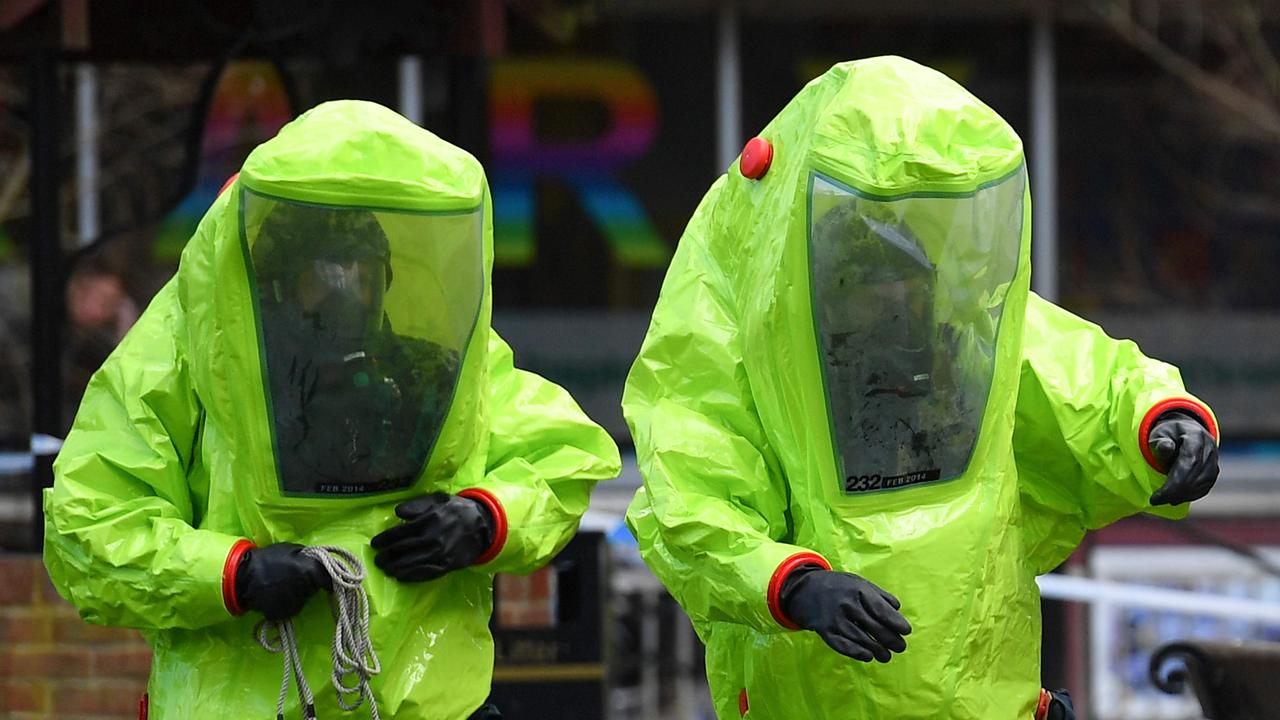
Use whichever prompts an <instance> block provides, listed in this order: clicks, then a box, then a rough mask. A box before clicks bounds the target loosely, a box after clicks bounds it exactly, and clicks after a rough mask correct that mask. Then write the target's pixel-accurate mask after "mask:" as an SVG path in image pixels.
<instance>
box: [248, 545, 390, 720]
mask: <svg viewBox="0 0 1280 720" xmlns="http://www.w3.org/2000/svg"><path fill="white" fill-rule="evenodd" d="M302 552H303V553H304V554H306V555H310V556H311V557H313V558H315V559H316V560H319V561H320V564H321V565H324V569H325V571H326V572H328V573H329V577H330V579H331V580H332V583H333V596H332V603H331V605H332V608H333V619H334V624H335V625H336V628H335V630H334V634H333V647H332V656H333V676H332V680H333V687H334V689H335V690H336V691H337V693H338V705H339V706H340V707H341V708H342V709H343V710H346V711H348V712H350V711H352V710H357V709H359V708H360V706H361V705H363V704H364V701H365V700H368V701H369V714H370V715H371V716H372V717H373V720H380V718H379V717H378V701H377V700H375V699H374V697H373V691H372V690H371V689H370V688H369V679H370V678H372V677H373V676H374V675H377V674H378V673H379V672H381V671H382V665H381V663H379V662H378V656H377V654H376V653H374V651H373V644H372V643H371V642H370V641H369V595H368V593H366V592H365V590H364V585H363V584H362V583H363V581H364V578H365V569H364V565H363V564H362V563H361V562H360V560H359V559H358V558H357V557H356V556H355V555H354V554H352V553H350V552H348V551H347V550H344V549H342V548H340V547H336V546H333V545H321V546H316V547H308V548H303V549H302ZM271 630H275V640H274V641H273V640H272V638H271V636H270V631H271ZM254 634H255V635H256V636H257V638H258V644H259V645H261V646H262V647H263V648H265V649H266V650H267V651H268V652H272V653H283V654H284V672H283V675H282V677H281V679H280V697H279V698H277V700H276V720H284V699H285V696H287V695H288V694H289V677H290V675H292V676H293V679H294V680H295V681H296V682H297V686H298V701H299V703H300V704H301V705H302V717H303V720H316V701H315V696H314V695H312V693H311V686H310V685H308V684H307V679H306V677H304V676H303V674H302V658H301V657H300V656H299V654H298V640H297V636H296V635H295V634H294V632H293V621H292V620H283V621H280V622H273V621H270V620H263V621H262V622H260V623H258V626H257V628H255V629H254ZM349 676H355V677H354V682H353V684H351V685H348V684H347V678H348V677H349ZM350 696H354V697H350Z"/></svg>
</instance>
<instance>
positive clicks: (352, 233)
mask: <svg viewBox="0 0 1280 720" xmlns="http://www.w3.org/2000/svg"><path fill="white" fill-rule="evenodd" d="M489 217H490V208H489V204H488V196H487V194H486V189H485V181H484V174H483V170H482V168H481V167H480V164H479V163H478V162H477V161H476V160H475V158H473V157H471V156H470V155H469V154H467V153H466V152H464V151H462V150H460V149H458V148H456V147H454V146H452V145H450V144H448V143H445V142H443V141H441V140H440V139H439V138H437V137H435V136H434V135H432V134H431V133H429V132H427V131H425V130H422V129H421V128H417V127H415V126H413V125H412V124H411V123H408V121H406V120H405V119H404V118H402V117H400V116H399V115H397V114H395V113H393V112H391V111H389V110H386V109H385V108H382V107H381V106H378V105H375V104H373V103H362V102H355V101H344V102H338V103H326V104H323V105H320V106H318V107H316V108H315V109H313V110H311V111H310V112H307V113H305V114H303V115H302V116H300V117H299V118H298V119H297V120H295V121H294V122H292V123H290V124H288V125H287V126H285V128H284V129H282V130H281V132H280V133H279V134H278V135H277V136H276V137H275V138H273V139H271V140H269V141H268V142H266V143H263V144H262V145H260V146H259V147H257V148H256V149H255V150H254V151H253V152H252V153H251V154H250V155H249V157H248V159H247V160H246V161H245V164H244V166H243V168H242V170H241V171H240V173H239V176H238V178H237V181H236V182H235V183H234V184H233V185H231V186H230V187H229V188H228V189H227V190H226V191H224V192H223V193H222V195H221V196H220V197H219V199H218V201H217V202H216V203H215V204H214V206H213V207H212V208H210V210H209V213H208V215H207V216H206V218H205V220H204V221H203V222H202V223H201V226H200V229H199V230H198V231H197V234H196V236H195V237H194V238H193V239H192V241H191V243H190V245H189V246H188V248H187V250H186V252H185V253H184V256H183V265H182V270H181V271H180V274H179V293H180V295H181V297H182V299H183V300H184V306H185V307H186V308H187V311H188V314H187V321H188V323H189V324H190V332H191V336H192V337H193V338H196V339H197V342H198V345H197V347H196V348H195V349H196V352H194V353H193V354H192V358H193V362H192V368H191V372H192V376H193V380H194V385H195V388H196V391H197V392H198V393H199V394H200V395H201V398H202V400H203V401H204V405H205V408H206V411H207V412H208V414H209V422H208V425H209V426H212V427H228V428H230V427H233V428H236V430H237V432H236V433H234V434H232V435H229V436H227V437H225V438H224V441H225V443H226V446H225V448H224V451H225V452H226V453H227V459H229V460H230V462H228V463H225V464H219V465H218V466H217V467H218V469H219V471H221V472H228V473H232V474H233V475H234V477H235V480H234V486H235V487H237V488H238V491H237V493H236V498H235V500H236V505H237V511H238V512H239V513H240V517H241V519H242V520H244V521H245V523H246V526H247V527H251V528H253V530H254V532H253V535H254V536H255V537H294V538H296V537H306V536H307V534H308V532H310V530H311V529H313V528H318V527H325V526H327V525H329V524H330V523H331V522H332V521H333V520H334V519H335V518H337V517H341V518H343V519H345V520H348V521H353V522H355V523H359V521H360V518H359V516H360V514H361V513H362V512H364V510H363V509H362V508H369V509H370V510H371V511H372V512H375V513H378V514H379V515H381V514H383V513H385V505H386V503H387V502H388V501H389V500H394V499H396V498H402V497H407V496H410V495H413V494H418V493H420V492H422V491H423V489H424V488H433V489H434V488H441V489H443V488H445V487H446V486H451V485H454V484H459V483H462V485H460V486H462V487H465V486H466V485H465V483H466V481H467V480H468V479H470V480H471V481H472V482H473V483H474V481H475V480H477V479H478V478H479V476H480V473H482V472H483V468H482V466H481V465H480V464H478V463H477V461H478V460H482V459H481V458H479V457H478V456H477V453H476V450H477V444H478V441H479V439H480V429H481V428H483V427H485V422H486V418H485V408H484V404H483V402H482V401H481V394H480V392H479V391H480V388H482V387H483V386H484V383H485V380H486V373H485V366H486V353H487V347H486V344H487V337H486V335H487V332H477V331H476V330H477V328H481V329H487V328H488V326H489V318H490V307H491V303H490V294H489V273H490V268H491V264H492V263H491V256H492V252H491V247H492V239H491V229H490V224H489ZM357 269H363V271H364V272H366V273H372V274H371V275H366V276H364V277H363V278H359V277H355V276H354V275H353V276H350V277H347V276H344V274H343V273H355V272H357ZM326 277H327V278H328V282H330V283H337V284H338V285H339V286H344V287H348V288H350V287H352V286H355V287H357V288H361V291H362V292H363V293H364V296H363V297H364V298H365V302H366V306H361V305H360V304H359V303H357V302H353V301H350V300H348V302H347V313H346V315H345V317H346V320H345V321H343V320H342V318H343V317H344V316H343V315H342V313H341V312H340V310H341V307H340V306H339V307H338V309H334V310H332V311H330V313H329V315H328V316H326V317H324V318H323V319H322V320H317V319H314V318H315V317H316V315H317V313H318V312H319V310H320V309H323V308H329V307H332V306H336V305H337V303H338V302H339V301H340V300H341V295H340V293H336V292H334V293H329V295H327V296H325V298H324V300H323V302H324V303H327V304H326V305H323V306H321V305H320V302H322V301H320V300H317V301H315V304H317V305H318V307H317V308H313V309H311V310H310V311H309V312H307V311H304V309H303V308H299V307H297V305H298V303H299V300H298V295H300V294H303V293H304V291H306V288H301V289H300V288H298V287H296V285H298V284H299V282H301V281H305V279H306V278H313V279H312V280H311V282H312V284H320V283H322V281H324V278H326ZM344 277H345V285H344ZM361 282H363V286H361V285H360V283H361ZM353 308H354V309H353ZM325 323H327V326H326V328H325V330H329V328H330V327H333V328H337V327H338V326H342V327H345V328H347V329H346V330H344V331H339V330H337V329H334V330H332V331H328V332H325V333H319V332H317V331H315V329H314V327H315V326H317V325H319V324H325ZM352 333H354V335H353V334H352ZM397 356H400V357H401V359H399V360H397ZM389 365H390V366H397V365H400V366H405V367H404V368H403V369H399V368H397V369H395V370H385V368H386V367H387V366H389ZM375 366H377V368H381V369H383V370H384V372H381V373H380V372H378V371H377V370H376V369H375ZM421 376H429V377H421ZM381 424H387V425H392V424H394V425H395V427H388V428H385V429H384V428H382V427H380V426H379V427H375V425H381ZM347 426H360V427H354V428H353V429H351V430H349V431H348V430H347V429H346V428H347ZM215 482H216V480H215ZM338 498H340V499H341V502H337V503H335V502H334V500H335V499H338Z"/></svg>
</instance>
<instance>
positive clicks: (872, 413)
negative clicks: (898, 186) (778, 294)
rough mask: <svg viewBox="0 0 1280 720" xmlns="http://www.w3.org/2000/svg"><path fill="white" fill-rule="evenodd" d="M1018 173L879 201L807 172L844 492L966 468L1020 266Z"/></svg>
mask: <svg viewBox="0 0 1280 720" xmlns="http://www.w3.org/2000/svg"><path fill="white" fill-rule="evenodd" d="M1021 178H1022V176H1021V173H1019V174H1017V175H1014V176H1011V177H1010V178H1009V179H1007V180H1005V181H1003V182H1002V183H1000V184H997V185H995V186H993V187H989V188H986V189H983V190H980V191H978V192H977V193H976V194H969V195H961V196H950V197H948V196H941V197H906V198H903V199H899V200H884V199H880V198H874V197H871V196H867V195H864V194H860V193H859V192H857V191H856V190H854V189H852V188H850V187H848V186H845V185H843V184H841V183H839V182H838V181H835V180H833V179H830V178H827V177H825V176H822V175H817V174H815V175H813V177H812V179H811V184H810V198H809V202H810V227H809V258H810V264H811V267H810V271H811V277H812V284H813V287H812V289H813V302H814V315H815V318H814V319H815V326H816V328H817V331H818V340H819V351H820V357H821V361H822V370H823V377H824V382H825V387H826V392H827V400H828V407H829V410H830V413H831V427H832V429H833V433H834V440H835V445H836V450H837V453H838V455H839V459H838V460H839V465H840V468H841V477H842V479H843V490H844V491H845V492H846V493H856V492H865V491H870V490H880V489H890V488H895V487H905V486H908V485H914V484H918V483H921V482H928V481H932V480H939V479H947V478H952V477H956V476H959V475H960V474H962V473H963V472H964V469H965V467H966V466H967V464H968V460H969V457H970V455H971V454H972V452H973V447H974V444H975V443H976V438H977V435H978V430H979V427H980V425H981V421H982V414H983V411H984V410H985V406H986V399H987V395H988V394H989V392H990V389H991V377H992V373H993V372H994V363H993V361H994V354H995V343H996V333H997V331H998V328H999V322H1000V316H1001V311H1002V309H1003V304H1004V296H1005V294H1006V293H1007V291H1008V287H1009V284H1010V283H1011V282H1012V280H1013V276H1014V273H1015V271H1016V269H1017V258H1018V251H1019V246H1020V243H1021V232H1022V230H1021V219H1022V212H1021V208H1022V188H1023V181H1022V179H1021Z"/></svg>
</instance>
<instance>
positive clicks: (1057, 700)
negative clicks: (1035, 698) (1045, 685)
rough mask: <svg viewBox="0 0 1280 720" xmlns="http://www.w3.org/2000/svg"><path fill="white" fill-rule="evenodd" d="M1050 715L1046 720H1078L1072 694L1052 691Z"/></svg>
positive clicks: (1063, 691) (1064, 691) (1046, 716)
mask: <svg viewBox="0 0 1280 720" xmlns="http://www.w3.org/2000/svg"><path fill="white" fill-rule="evenodd" d="M1049 694H1050V695H1052V696H1053V699H1052V700H1050V701H1049V714H1048V715H1045V720H1076V708H1075V705H1072V704H1071V693H1069V692H1067V691H1066V690H1057V691H1050V692H1049Z"/></svg>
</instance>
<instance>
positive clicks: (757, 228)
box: [623, 58, 1216, 720]
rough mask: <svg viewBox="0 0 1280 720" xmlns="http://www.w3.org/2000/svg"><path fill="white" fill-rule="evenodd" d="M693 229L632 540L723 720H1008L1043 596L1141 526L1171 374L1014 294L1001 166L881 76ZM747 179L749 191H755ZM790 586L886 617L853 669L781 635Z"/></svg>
mask: <svg viewBox="0 0 1280 720" xmlns="http://www.w3.org/2000/svg"><path fill="white" fill-rule="evenodd" d="M760 137H762V138H764V139H765V140H767V141H768V142H769V143H770V145H771V147H772V158H771V164H770V165H769V166H768V168H767V172H766V173H765V174H764V175H763V176H762V177H759V179H755V180H753V179H750V178H748V177H744V175H743V174H742V170H741V167H742V159H741V158H740V159H739V162H737V163H735V164H734V165H733V166H732V167H731V168H730V169H729V171H728V173H727V174H726V175H724V176H722V177H721V178H720V179H719V180H717V181H716V182H715V184H714V185H713V186H712V187H711V189H710V191H709V192H708V193H707V194H706V196H705V197H704V198H703V200H702V203H701V204H700V205H699V206H698V208H697V210H696V211H695V213H694V215H693V217H692V219H691V221H690V222H689V225H688V227H687V229H686V230H685V232H684V235H683V237H682V238H681V240H680V243H679V247H678V249H677V251H676V253H675V257H674V259H673V260H672V264H671V267H670V269H669V270H668V272H667V276H666V280H665V283H664V285H663V287H662V292H661V296H660V299H659V301H658V304H657V307H656V309H655V311H654V315H653V320H652V324H651V326H650V328H649V331H648V334H647V336H646V338H645V341H644V344H643V346H642V349H641V351H640V354H639V357H638V358H637V360H636V362H635V364H634V365H633V367H632V369H631V372H630V374H629V376H628V378H627V384H626V390H625V394H624V397H623V407H624V411H625V415H626V418H627V420H628V422H629V424H630V426H631V429H632V432H633V435H634V438H635V443H636V451H637V459H638V462H639V465H640V470H641V472H642V474H643V477H644V486H643V487H642V488H641V489H640V490H639V491H638V492H637V494H636V496H635V498H634V500H633V502H632V504H631V507H630V508H629V510H628V515H627V521H628V525H629V527H630V528H631V530H632V532H633V533H634V535H635V536H636V538H637V539H638V541H639V546H640V551H641V554H642V556H643V558H644V559H645V561H646V562H647V564H648V565H649V567H650V568H652V569H653V570H654V572H655V573H656V574H657V575H658V577H659V578H660V579H661V580H662V581H663V583H664V584H665V585H666V587H667V588H668V589H669V590H670V591H671V593H672V594H673V595H674V596H675V598H676V599H677V600H678V601H679V602H680V604H681V605H682V606H683V607H684V609H685V610H686V611H687V612H688V614H689V615H690V616H691V618H692V620H693V622H694V625H695V628H696V629H697V631H698V633H699V635H700V637H701V639H702V640H703V641H704V642H705V643H706V646H707V654H706V665H707V675H708V678H709V683H710V686H711V691H712V696H713V699H714V703H715V707H716V712H717V713H718V715H719V717H720V718H737V717H743V716H745V717H748V718H756V719H757V720H759V719H761V718H768V719H783V718H787V719H790V718H806V720H808V719H812V720H837V719H841V720H852V719H854V718H856V719H857V720H889V719H892V720H908V719H912V718H920V719H924V718H929V719H935V718H947V719H948V720H970V719H972V720H978V719H981V720H993V719H999V720H1015V719H1016V720H1027V719H1029V718H1031V717H1032V716H1033V713H1034V712H1035V710H1036V706H1037V702H1038V700H1039V694H1040V678H1039V672H1040V607H1039V602H1040V599H1039V593H1038V591H1037V588H1036V585H1035V578H1036V576H1037V575H1038V574H1042V573H1045V572H1047V571H1049V570H1050V569H1052V568H1054V567H1055V566H1057V565H1058V564H1060V563H1061V562H1062V561H1063V560H1065V559H1066V558H1067V556H1068V555H1069V554H1070V553H1071V551H1072V550H1073V549H1074V548H1075V547H1076V545H1077V544H1078V543H1079V541H1080V540H1081V538H1082V536H1083V534H1084V533H1085V532H1086V531H1087V530H1090V529H1093V528H1098V527H1101V526H1103V525H1106V524H1108V523H1110V522H1113V521H1115V520H1117V519H1119V518H1122V517H1125V516H1127V515H1131V514H1134V513H1138V512H1144V511H1145V512H1156V513H1157V514H1162V515H1166V516H1177V515H1180V514H1183V513H1185V512H1186V508H1185V506H1182V507H1180V508H1176V509H1170V508H1167V507H1166V508H1152V507H1151V506H1150V505H1149V502H1148V498H1149V496H1150V495H1151V493H1152V491H1154V490H1155V489H1157V488H1158V487H1160V486H1161V484H1162V483H1163V482H1164V479H1165V478H1164V476H1163V475H1162V474H1161V473H1160V472H1158V471H1157V470H1155V469H1154V463H1153V462H1150V461H1149V460H1148V457H1149V452H1150V451H1149V450H1148V449H1147V448H1146V447H1145V445H1146V443H1145V437H1146V432H1147V428H1148V427H1149V425H1150V423H1151V422H1152V419H1153V418H1154V417H1155V415H1158V414H1159V413H1160V412H1163V411H1164V410H1165V409H1169V408H1182V409H1184V410H1185V411H1187V412H1190V413H1193V414H1196V415H1198V416H1199V417H1200V418H1201V419H1202V420H1204V421H1205V423H1206V425H1207V426H1208V427H1210V428H1211V430H1212V431H1213V432H1214V433H1215V435H1216V421H1215V420H1214V419H1213V417H1212V413H1211V412H1210V411H1209V410H1208V408H1207V407H1205V406H1204V404H1203V403H1201V402H1200V401H1198V400H1196V399H1195V398H1194V397H1191V396H1189V395H1187V394H1186V392H1185V391H1184V389H1183V386H1182V382H1181V380H1180V378H1179V375H1178V371H1177V370H1176V369H1175V368H1173V367H1170V366H1168V365H1166V364H1163V363H1160V362H1157V361H1154V360H1151V359H1148V358H1146V357H1144V356H1143V355H1142V354H1141V353H1140V352H1139V350H1138V348H1137V346H1136V345H1134V343H1132V342H1128V341H1118V340H1114V339H1111V338H1109V337H1107V336H1106V335H1105V334H1104V333H1103V332H1102V331H1101V330H1100V329H1099V328H1098V327H1096V326H1095V325H1092V324H1090V323H1088V322H1086V321H1084V320H1082V319H1080V318H1078V317H1076V316H1074V315H1072V314H1070V313H1068V312H1066V311H1064V310H1062V309H1060V308H1058V307H1056V306H1054V305H1053V304H1051V303H1049V302H1047V301H1045V300H1043V299H1041V298H1039V297H1037V296H1036V295H1034V294H1032V293H1030V292H1029V284H1030V263H1029V258H1030V254H1029V248H1030V235H1031V232H1030V231H1031V228H1030V201H1029V193H1028V191H1027V187H1026V172H1025V168H1024V160H1023V151H1022V144H1021V141H1020V140H1019V138H1018V137H1017V135H1016V134H1015V133H1014V131H1013V130H1012V129H1011V128H1010V127H1009V126H1008V125H1007V124H1006V123H1005V122H1004V121H1003V120H1002V119H1001V118H1000V117H999V116H997V115H996V113H994V112H993V111H992V110H991V109H990V108H988V107H986V106H985V105H983V104H982V103H981V102H979V101H978V100H976V99H975V98H974V97H972V96H971V95H970V94H969V93H967V92H966V91H965V90H964V89H963V88H961V87H960V86H959V85H957V84H956V83H954V82H953V81H951V80H950V79H948V78H946V77H945V76H943V75H942V74H940V73H937V72H935V71H933V70H930V69H928V68H925V67H922V66H920V65H917V64H915V63H913V62H910V61H907V60H904V59H901V58H875V59H868V60H864V61H857V62H850V63H844V64H839V65H836V66H835V67H833V68H831V70H829V71H828V72H827V73H826V74H824V75H822V76H821V77H819V78H817V79H816V80H814V81H812V82H810V83H809V84H808V85H807V86H806V87H805V88H804V89H803V90H802V91H801V92H800V93H799V94H798V95H797V96H796V97H795V98H794V99H793V100H792V101H791V102H790V103H789V104H788V105H787V106H786V107H785V108H784V109H783V110H782V111H781V112H780V113H779V114H778V116H777V117H776V118H775V119H774V120H773V121H772V122H771V123H770V124H769V125H768V126H767V127H765V128H764V130H763V131H762V132H761V134H760ZM752 172H753V173H754V170H753V171H752ZM805 564H815V565H821V566H824V567H828V568H831V569H835V570H839V571H845V572H851V573H855V574H857V575H860V576H862V577H864V578H866V579H868V580H870V581H871V582H873V583H875V584H876V585H878V586H879V587H881V588H883V589H884V590H886V591H888V592H890V593H892V594H893V595H895V596H896V597H897V598H899V599H900V600H901V603H902V613H903V614H904V615H905V616H906V618H907V619H908V620H909V621H910V623H911V626H912V628H913V629H914V630H913V632H912V633H911V635H910V636H909V637H908V638H907V649H906V651H905V652H904V653H902V654H899V655H895V656H894V657H893V659H892V660H891V661H890V662H888V663H887V664H863V663H859V662H855V661H853V660H851V659H849V658H847V657H845V656H843V655H840V654H837V653H836V652H835V651H833V650H831V649H830V648H829V647H828V646H827V645H826V644H825V643H824V642H823V641H822V640H821V639H820V638H819V637H818V635H816V634H815V633H812V632H803V631H800V632H797V631H795V630H792V629H789V628H790V627H794V625H792V623H791V622H790V620H789V618H787V617H786V616H785V613H783V611H782V609H781V608H780V607H779V604H778V602H779V597H778V596H779V592H780V589H781V587H782V584H783V581H784V580H785V578H786V576H787V574H788V573H789V572H790V571H791V570H794V569H795V568H797V567H800V566H802V565H805Z"/></svg>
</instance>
